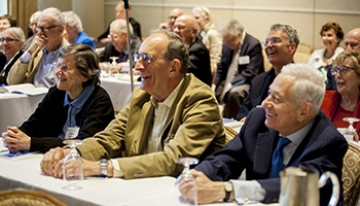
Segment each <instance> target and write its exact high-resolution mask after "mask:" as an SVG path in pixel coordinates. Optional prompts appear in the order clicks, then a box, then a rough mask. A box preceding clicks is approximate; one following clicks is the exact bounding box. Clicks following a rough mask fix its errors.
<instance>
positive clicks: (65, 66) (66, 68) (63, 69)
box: [57, 64, 71, 72]
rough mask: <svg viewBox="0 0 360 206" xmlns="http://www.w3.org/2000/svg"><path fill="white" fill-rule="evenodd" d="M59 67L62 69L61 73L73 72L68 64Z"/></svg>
mask: <svg viewBox="0 0 360 206" xmlns="http://www.w3.org/2000/svg"><path fill="white" fill-rule="evenodd" d="M57 67H58V68H59V69H61V71H63V72H67V71H69V70H71V68H70V67H69V66H68V65H66V64H58V65H57Z"/></svg>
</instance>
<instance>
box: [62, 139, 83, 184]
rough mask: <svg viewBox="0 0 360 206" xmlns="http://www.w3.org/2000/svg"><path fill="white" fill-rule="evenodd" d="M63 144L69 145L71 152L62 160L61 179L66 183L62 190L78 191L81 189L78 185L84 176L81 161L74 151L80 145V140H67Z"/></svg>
mask: <svg viewBox="0 0 360 206" xmlns="http://www.w3.org/2000/svg"><path fill="white" fill-rule="evenodd" d="M64 144H66V145H70V147H71V150H70V153H69V154H68V155H67V156H66V157H65V158H64V165H63V179H64V180H65V181H66V185H65V186H64V187H63V189H65V190H79V189H81V188H82V187H81V185H80V184H79V183H80V182H81V181H82V180H84V175H83V163H82V159H81V156H80V154H79V153H78V152H77V150H76V146H77V145H80V144H81V140H78V139H67V140H64Z"/></svg>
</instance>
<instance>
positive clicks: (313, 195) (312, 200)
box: [279, 167, 340, 206]
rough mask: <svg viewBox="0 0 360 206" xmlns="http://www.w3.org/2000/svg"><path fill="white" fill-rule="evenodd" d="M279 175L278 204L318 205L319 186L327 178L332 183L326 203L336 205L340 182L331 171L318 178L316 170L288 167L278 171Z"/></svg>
mask: <svg viewBox="0 0 360 206" xmlns="http://www.w3.org/2000/svg"><path fill="white" fill-rule="evenodd" d="M280 177H281V190H280V197H279V205H280V206H319V205H320V196H319V188H321V187H323V186H324V185H325V183H326V181H327V179H328V178H330V179H331V182H332V185H333V187H332V195H331V198H330V201H329V204H328V205H329V206H332V205H336V204H337V202H338V200H339V195H340V184H339V180H338V178H337V176H336V175H335V174H334V173H332V172H324V173H323V174H322V175H321V177H320V179H319V173H318V171H317V170H314V169H310V168H305V167H303V168H296V167H288V168H286V169H284V170H283V171H282V172H281V173H280Z"/></svg>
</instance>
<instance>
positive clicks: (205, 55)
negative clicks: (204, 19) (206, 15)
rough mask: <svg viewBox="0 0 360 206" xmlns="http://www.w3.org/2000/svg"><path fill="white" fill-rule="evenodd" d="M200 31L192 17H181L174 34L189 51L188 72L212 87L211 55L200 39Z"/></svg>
mask: <svg viewBox="0 0 360 206" xmlns="http://www.w3.org/2000/svg"><path fill="white" fill-rule="evenodd" d="M198 31H199V25H198V24H197V21H196V19H195V18H194V17H193V16H191V15H188V14H184V15H181V16H179V17H178V18H177V19H176V21H175V24H174V30H173V32H174V33H175V34H177V35H179V36H180V37H181V38H182V40H183V41H184V43H185V44H186V45H187V47H188V50H189V60H190V65H189V67H188V72H189V73H193V74H194V75H195V76H196V77H197V78H199V79H200V80H201V81H203V82H204V83H205V84H207V85H209V86H211V82H212V78H211V68H210V54H209V50H208V49H207V48H206V46H205V45H204V43H203V42H202V41H201V39H199V38H198V36H197V33H198Z"/></svg>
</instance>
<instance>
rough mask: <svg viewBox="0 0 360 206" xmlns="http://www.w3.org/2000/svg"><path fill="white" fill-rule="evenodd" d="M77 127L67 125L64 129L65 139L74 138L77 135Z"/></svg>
mask: <svg viewBox="0 0 360 206" xmlns="http://www.w3.org/2000/svg"><path fill="white" fill-rule="evenodd" d="M78 133H79V127H68V128H67V129H66V134H65V139H74V138H75V137H77V136H78Z"/></svg>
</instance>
